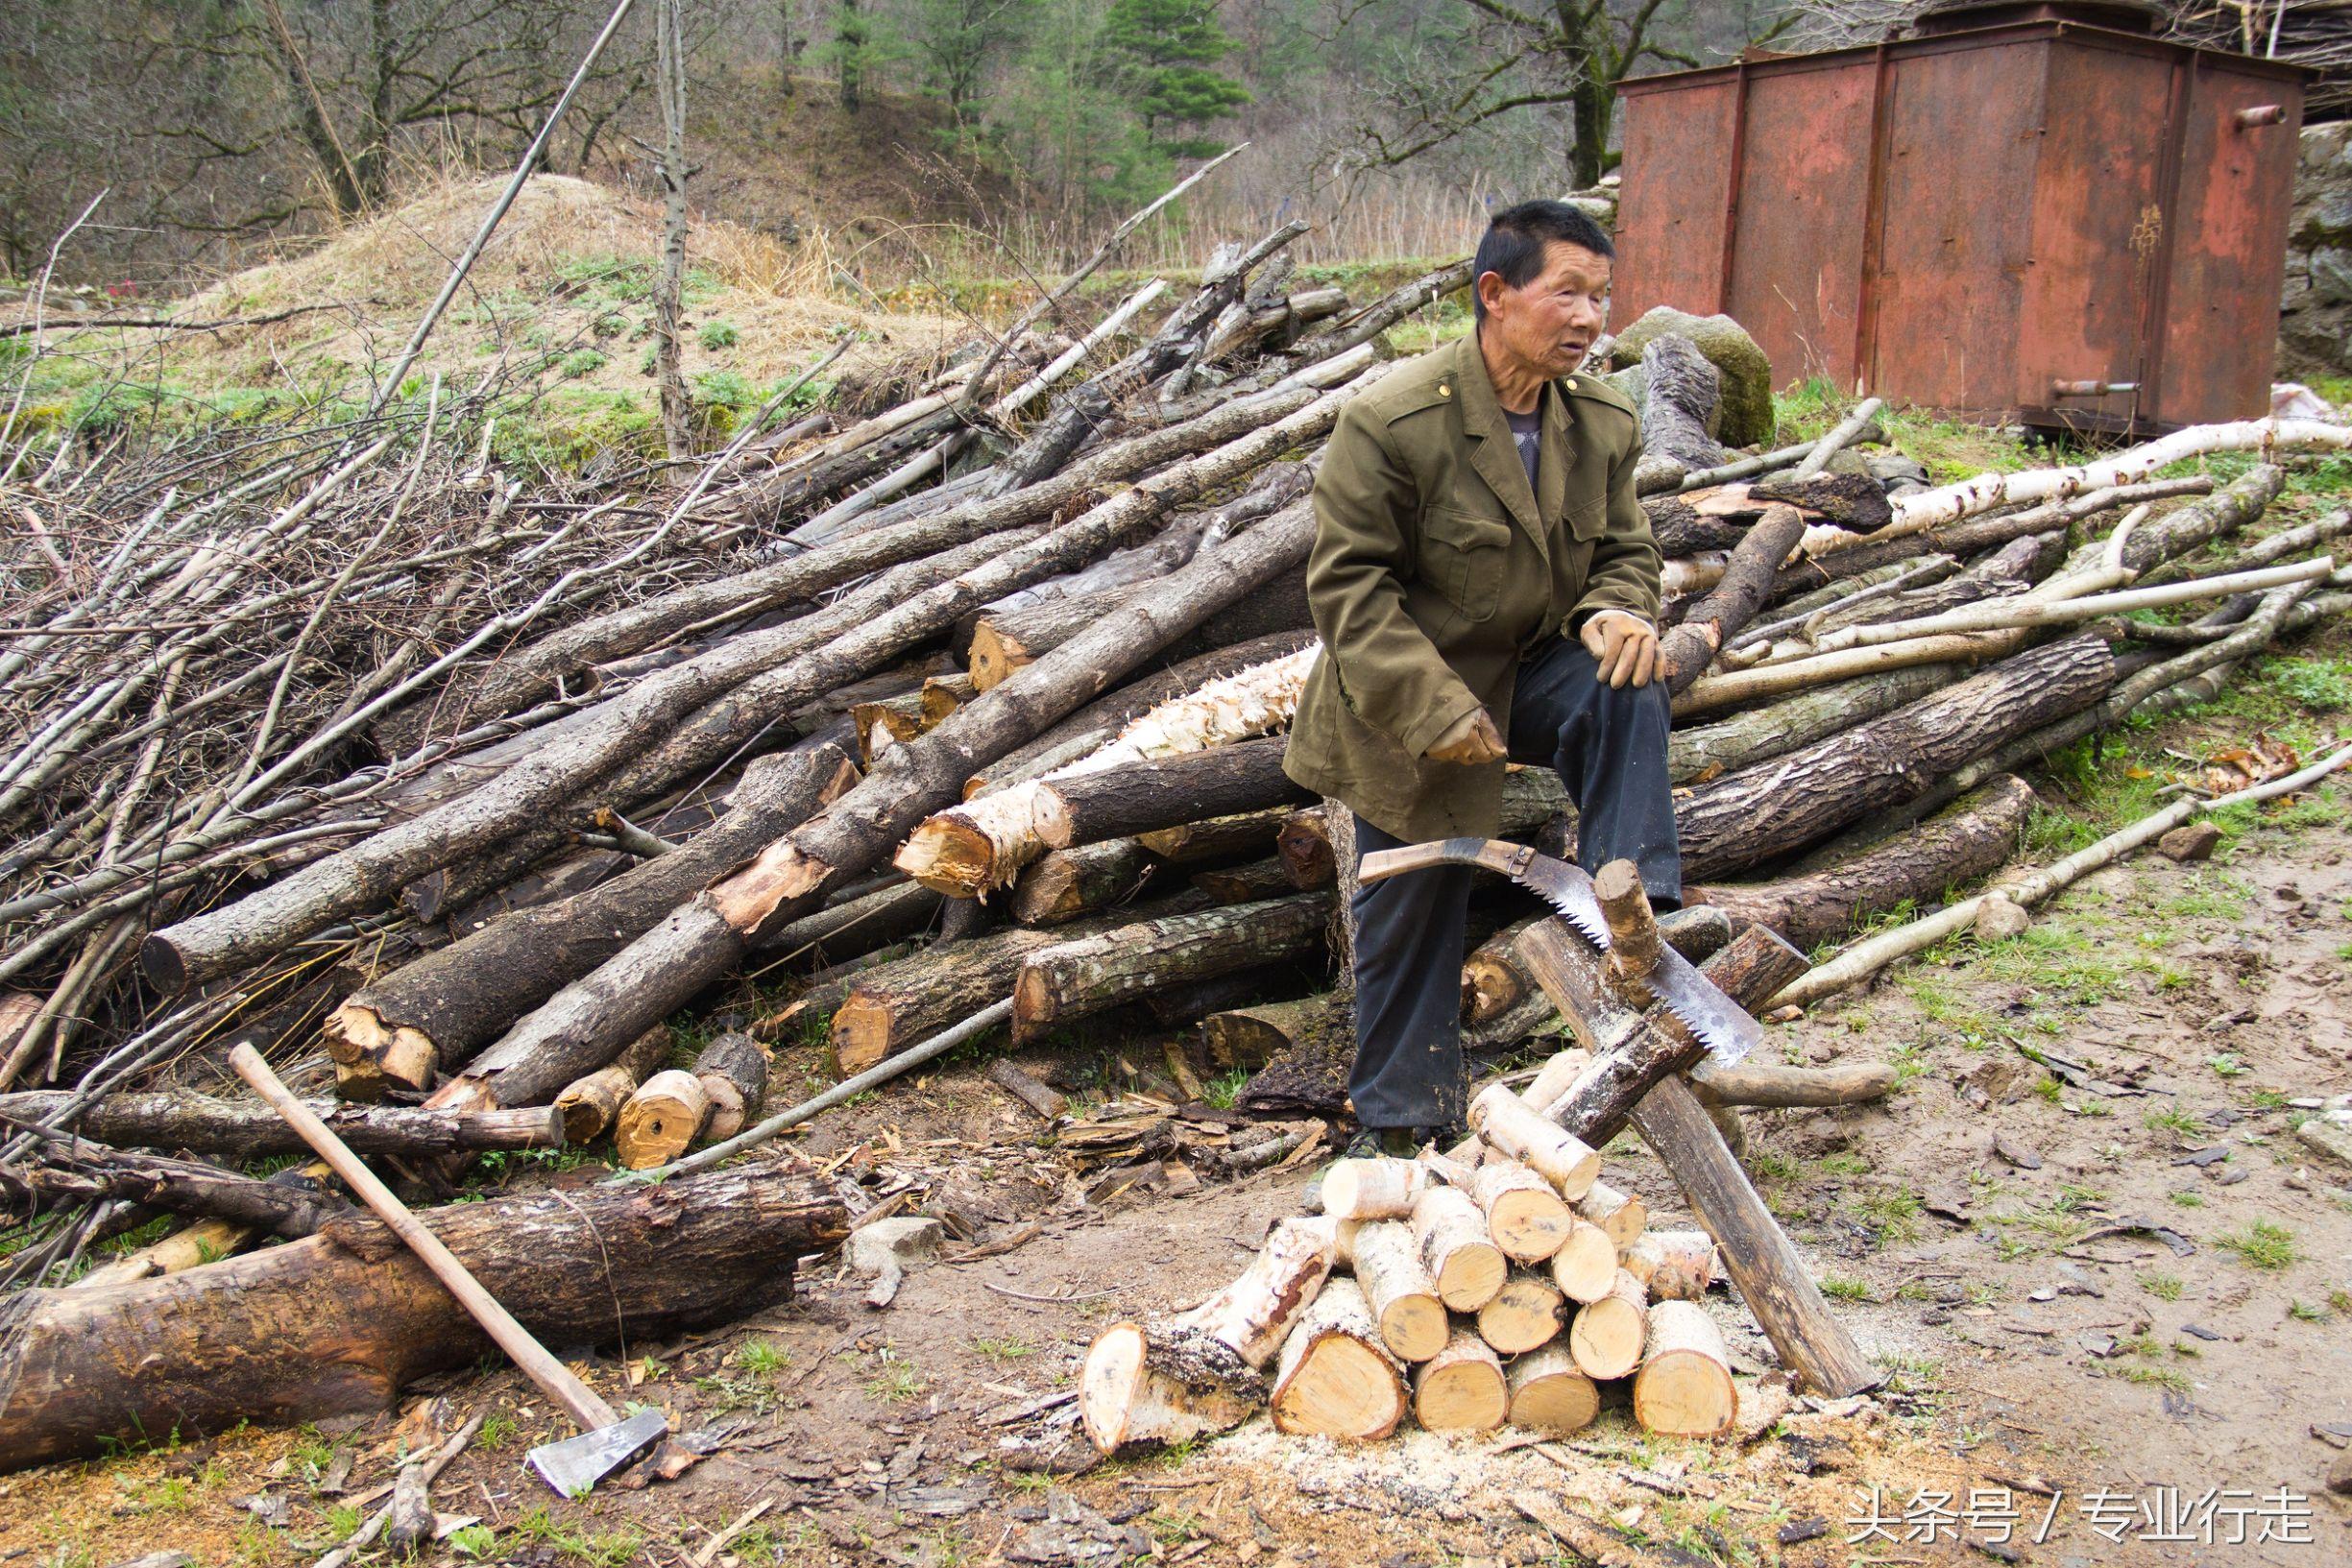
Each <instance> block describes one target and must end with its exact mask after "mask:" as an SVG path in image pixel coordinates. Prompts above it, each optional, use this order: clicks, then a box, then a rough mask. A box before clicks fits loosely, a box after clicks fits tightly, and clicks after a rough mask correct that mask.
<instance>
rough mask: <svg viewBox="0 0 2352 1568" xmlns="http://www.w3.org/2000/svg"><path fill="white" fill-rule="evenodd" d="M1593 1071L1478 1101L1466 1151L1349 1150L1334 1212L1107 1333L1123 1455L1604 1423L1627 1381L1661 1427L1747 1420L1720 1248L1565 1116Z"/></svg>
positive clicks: (1110, 1430)
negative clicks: (1364, 1153)
mask: <svg viewBox="0 0 2352 1568" xmlns="http://www.w3.org/2000/svg"><path fill="white" fill-rule="evenodd" d="M1592 1072H1593V1059H1592V1057H1591V1056H1590V1055H1589V1054H1588V1053H1587V1052H1586V1051H1584V1050H1582V1049H1570V1050H1564V1051H1562V1052H1560V1053H1558V1054H1557V1055H1555V1056H1553V1057H1552V1058H1551V1059H1550V1060H1549V1061H1548V1062H1546V1063H1545V1064H1544V1066H1543V1068H1542V1070H1541V1071H1540V1073H1538V1074H1537V1076H1536V1078H1535V1080H1534V1081H1533V1082H1532V1083H1530V1084H1529V1085H1528V1086H1527V1087H1526V1089H1525V1090H1524V1091H1515V1090H1513V1089H1511V1088H1509V1087H1506V1086H1504V1085H1501V1084H1495V1085H1491V1086H1490V1087H1489V1088H1487V1089H1486V1090H1485V1091H1483V1092H1482V1093H1481V1094H1480V1095H1479V1096H1478V1098H1476V1099H1475V1100H1474V1101H1473V1103H1472V1105H1471V1108H1470V1122H1471V1126H1472V1129H1473V1132H1472V1136H1471V1137H1470V1138H1469V1139H1468V1140H1467V1142H1465V1143H1464V1144H1462V1145H1461V1146H1458V1147H1456V1148H1454V1149H1452V1150H1450V1151H1443V1152H1442V1151H1440V1150H1438V1149H1435V1148H1430V1149H1425V1150H1423V1151H1422V1152H1421V1153H1420V1154H1419V1155H1418V1157H1415V1158H1410V1159H1405V1158H1372V1159H1343V1160H1340V1161H1338V1162H1336V1163H1335V1164H1333V1165H1332V1166H1331V1167H1330V1168H1329V1169H1328V1170H1326V1171H1324V1173H1323V1175H1322V1177H1321V1182H1320V1185H1319V1188H1318V1191H1319V1193H1320V1199H1321V1210H1322V1212H1321V1214H1320V1215H1316V1216H1302V1217H1300V1218H1292V1219H1284V1220H1280V1221H1278V1222H1277V1223H1276V1224H1275V1225H1274V1226H1273V1229H1272V1231H1271V1232H1270V1234H1269V1237H1268V1240H1267V1242H1266V1244H1265V1246H1264V1247H1263V1248H1262V1249H1261V1250H1260V1251H1259V1253H1258V1255H1257V1257H1256V1258H1255V1259H1254V1260H1253V1261H1252V1262H1251V1263H1250V1265H1249V1267H1248V1268H1247V1269H1246V1270H1244V1271H1243V1273H1242V1275H1241V1276H1240V1277H1239V1278H1238V1279H1236V1280H1234V1281H1233V1282H1232V1283H1231V1284H1230V1285H1228V1286H1226V1287H1225V1288H1224V1290H1223V1291H1219V1292H1218V1293H1217V1294H1216V1295H1214V1296H1212V1297H1211V1298H1210V1299H1209V1300H1208V1301H1206V1302H1204V1303H1202V1304H1201V1305H1200V1306H1199V1307H1196V1308H1194V1309H1193V1310H1191V1311H1190V1312H1186V1313H1182V1314H1179V1315H1176V1316H1173V1317H1170V1318H1167V1319H1164V1320H1159V1321H1152V1322H1125V1323H1118V1324H1114V1325H1113V1326H1112V1327H1110V1328H1108V1329H1106V1330H1104V1331H1103V1333H1102V1335H1100V1336H1099V1337H1098V1338H1097V1339H1095V1341H1094V1343H1093V1344H1092V1346H1090V1347H1089V1349H1088V1351H1087V1354H1086V1360H1085V1363H1084V1366H1083V1368H1082V1370H1081V1371H1080V1374H1079V1413H1080V1416H1081V1418H1082V1419H1083V1421H1084V1424H1085V1428H1086V1432H1087V1435H1089V1436H1090V1437H1091V1438H1092V1439H1093V1440H1094V1442H1095V1444H1096V1445H1097V1446H1098V1447H1099V1448H1101V1449H1102V1450H1103V1452H1104V1453H1106V1454H1118V1453H1127V1452H1132V1451H1135V1450H1138V1449H1143V1448H1148V1447H1152V1446H1154V1445H1158V1444H1164V1443H1171V1442H1179V1441H1182V1440H1184V1439H1185V1438H1188V1437H1194V1436H1199V1435H1203V1434H1206V1433H1211V1432H1219V1431H1224V1430H1225V1429H1227V1428H1229V1427H1231V1426H1234V1425H1236V1424H1238V1423H1239V1422H1241V1421H1242V1420H1245V1419H1247V1418H1248V1417H1249V1416H1250V1415H1251V1414H1253V1413H1255V1412H1256V1411H1260V1410H1263V1411H1266V1413H1267V1416H1268V1419H1269V1420H1270V1421H1271V1422H1272V1423H1273V1427H1274V1429H1275V1430H1276V1431H1278V1432H1283V1433H1291V1434H1299V1435H1320V1436H1326V1437H1341V1438H1353V1439H1367V1438H1375V1437H1386V1436H1389V1435H1392V1434H1394V1432H1395V1431H1396V1430H1397V1429H1398V1428H1399V1427H1400V1426H1401V1425H1403V1424H1404V1423H1405V1422H1406V1420H1407V1418H1408V1417H1410V1419H1411V1420H1412V1421H1413V1422H1414V1423H1416V1424H1418V1426H1420V1427H1422V1428H1423V1429H1425V1430H1428V1431H1431V1432H1483V1431H1489V1430H1491V1429H1493V1428H1496V1427H1500V1426H1504V1425H1506V1424H1508V1425H1512V1426H1517V1427H1525V1428H1528V1429H1531V1430H1534V1431H1539V1432H1546V1433H1554V1434H1559V1433H1569V1432H1575V1431H1577V1430H1579V1429H1580V1428H1583V1427H1585V1426H1587V1425H1589V1424H1590V1423H1591V1422H1592V1421H1593V1420H1594V1419H1595V1418H1596V1417H1598V1416H1599V1414H1600V1413H1601V1411H1602V1410H1603V1408H1604V1406H1605V1405H1613V1404H1615V1403H1618V1402H1619V1400H1618V1398H1617V1396H1618V1395H1619V1394H1622V1395H1623V1396H1624V1401H1623V1402H1625V1403H1629V1404H1630V1408H1631V1410H1632V1411H1633V1417H1634V1419H1635V1420H1636V1421H1637V1423H1639V1424H1640V1425H1641V1426H1642V1427H1643V1428H1645V1429H1647V1430H1649V1431H1652V1432H1658V1433H1664V1434H1669V1435H1676V1436H1696V1437H1708V1436H1715V1435H1720V1434H1722V1433H1725V1432H1728V1431H1730V1430H1731V1428H1732V1425H1733V1422H1734V1417H1735V1416H1736V1415H1737V1413H1738V1395H1737V1392H1736V1389H1735V1388H1734V1384H1733V1381H1732V1372H1731V1361H1730V1358H1729V1356H1728V1355H1727V1353H1726V1351H1725V1347H1724V1340H1723V1334H1722V1331H1721V1330H1720V1329H1719V1328H1717V1327H1716V1325H1715V1321H1714V1319H1713V1318H1712V1317H1711V1316H1709V1315H1708V1313H1707V1311H1706V1310H1705V1309H1704V1308H1703V1307H1702V1306H1701V1305H1700V1301H1701V1299H1702V1298H1703V1297H1704V1296H1705V1295H1706V1293H1707V1290H1708V1287H1709V1285H1711V1284H1712V1283H1713V1282H1714V1279H1715V1267H1716V1255H1715V1243H1714V1242H1713V1240H1712V1239H1711V1238H1709V1235H1708V1234H1707V1232H1705V1231H1703V1230H1696V1229H1677V1230H1652V1229H1650V1228H1649V1214H1648V1209H1647V1207H1646V1205H1645V1204H1644V1203H1643V1201H1642V1198H1641V1196H1640V1194H1637V1193H1635V1192H1633V1191H1631V1190H1630V1189H1628V1188H1627V1187H1625V1186H1622V1185H1618V1184H1612V1183H1611V1182H1609V1181H1606V1180H1603V1179H1602V1174H1601V1158H1600V1155H1599V1154H1598V1153H1597V1152H1596V1151H1595V1150H1593V1149H1592V1148H1591V1147H1590V1146H1588V1145H1586V1144H1585V1143H1584V1142H1583V1141H1582V1140H1581V1139H1579V1138H1578V1137H1576V1136H1575V1135H1574V1134H1573V1133H1570V1132H1567V1131H1565V1130H1564V1129H1563V1128H1562V1127H1561V1126H1559V1125H1557V1124H1556V1123H1555V1122H1552V1121H1550V1120H1549V1119H1548V1118H1547V1116H1546V1115H1545V1110H1546V1108H1548V1107H1549V1106H1551V1105H1552V1104H1553V1103H1555V1102H1557V1101H1564V1100H1566V1099H1568V1098H1570V1096H1571V1094H1572V1092H1573V1091H1574V1090H1575V1089H1576V1086H1577V1085H1578V1083H1579V1080H1580V1079H1582V1078H1585V1077H1587V1076H1588V1074H1590V1073H1592Z"/></svg>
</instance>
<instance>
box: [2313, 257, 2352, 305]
mask: <svg viewBox="0 0 2352 1568" xmlns="http://www.w3.org/2000/svg"><path fill="white" fill-rule="evenodd" d="M2311 288H2312V295H2313V297H2314V298H2315V299H2316V300H2318V301H2319V302H2321V303H2323V304H2345V303H2352V250H2345V249H2343V248H2341V247H2340V246H2334V245H2325V246H2321V247H2320V248H2319V249H2318V250H2316V251H2314V252H2313V253H2311Z"/></svg>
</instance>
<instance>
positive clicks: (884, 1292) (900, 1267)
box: [848, 1216, 947, 1307]
mask: <svg viewBox="0 0 2352 1568" xmlns="http://www.w3.org/2000/svg"><path fill="white" fill-rule="evenodd" d="M946 1236H947V1227H946V1226H944V1225H942V1224H940V1223H939V1221H937V1220H936V1219H926V1218H917V1217H913V1216H902V1217H901V1218H895V1219H877V1220H875V1221H874V1222H873V1223H872V1224H870V1225H866V1226H863V1227H862V1228H861V1229H858V1230H854V1231H852V1232H850V1236H849V1248H848V1250H849V1266H851V1267H852V1268H855V1269H856V1270H858V1272H859V1273H861V1274H871V1275H873V1276H874V1288H873V1290H871V1291H867V1292H866V1297H865V1304H866V1305H867V1306H869V1307H887V1306H888V1305H889V1304H890V1303H891V1302H892V1301H893V1300H895V1299H896V1298H897V1296H898V1288H899V1286H900V1285H901V1284H902V1283H903V1282H904V1281H905V1279H906V1277H907V1276H908V1275H909V1274H911V1273H913V1272H914V1271H915V1270H916V1269H918V1268H921V1267H924V1266H927V1265H929V1264H934V1263H936V1262H938V1261H939V1248H940V1245H941V1243H942V1242H944V1241H945V1239H946Z"/></svg>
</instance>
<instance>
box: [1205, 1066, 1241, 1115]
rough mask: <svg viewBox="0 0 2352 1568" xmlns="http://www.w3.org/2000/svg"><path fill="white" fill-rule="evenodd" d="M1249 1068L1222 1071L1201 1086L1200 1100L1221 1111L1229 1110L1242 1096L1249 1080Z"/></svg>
mask: <svg viewBox="0 0 2352 1568" xmlns="http://www.w3.org/2000/svg"><path fill="white" fill-rule="evenodd" d="M1249 1078H1250V1073H1249V1069H1248V1068H1242V1067H1237V1068H1235V1069H1233V1070H1232V1071H1231V1072H1229V1073H1218V1074H1217V1075H1216V1076H1215V1077H1213V1078H1211V1079H1209V1080H1208V1081H1207V1082H1206V1083H1204V1084H1202V1085H1201V1086H1200V1102H1201V1103H1202V1104H1203V1105H1213V1106H1215V1107H1216V1108H1217V1109H1219V1110H1221V1111H1229V1110H1231V1109H1232V1108H1233V1102H1234V1101H1235V1100H1236V1099H1238V1098H1241V1092H1242V1085H1243V1084H1246V1083H1248V1082H1249Z"/></svg>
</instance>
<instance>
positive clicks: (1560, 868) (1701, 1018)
mask: <svg viewBox="0 0 2352 1568" xmlns="http://www.w3.org/2000/svg"><path fill="white" fill-rule="evenodd" d="M1441 865H1445V866H1482V867H1484V868H1485V869H1486V870H1489V871H1497V872H1500V873H1502V874H1503V875H1504V876H1506V877H1508V878H1510V879H1511V880H1513V881H1515V882H1517V883H1518V884H1519V885H1520V886H1521V887H1524V888H1526V889H1527V890H1528V891H1530V892H1532V893H1534V894H1536V895H1537V896H1538V897H1539V898H1541V899H1542V900H1543V901H1544V902H1545V903H1547V904H1549V905H1551V906H1552V907H1553V908H1555V909H1557V910H1559V911H1560V917H1561V918H1562V919H1563V920H1565V921H1566V922H1567V923H1568V924H1569V925H1570V926H1571V927H1573V928H1574V929H1576V931H1577V932H1578V934H1580V935H1582V936H1583V937H1584V939H1585V940H1586V941H1588V942H1589V943H1591V944H1592V945H1593V946H1594V947H1596V948H1598V949H1600V950H1601V951H1602V952H1603V953H1607V952H1608V951H1609V941H1610V939H1609V917H1608V915H1607V914H1606V913H1605V912H1604V911H1603V910H1602V908H1601V900H1600V896H1599V895H1598V894H1597V893H1595V892H1594V891H1593V890H1592V879H1591V878H1590V877H1588V876H1587V875H1586V874H1585V871H1584V868H1583V867H1581V866H1574V865H1570V864H1569V863H1568V862H1567V861H1565V860H1555V859H1553V858H1552V857H1551V856H1548V855H1538V854H1537V853H1536V852H1535V851H1534V850H1532V849H1530V848H1528V847H1527V846H1526V845H1524V844H1510V843H1505V842H1504V841H1503V840H1501V839H1499V838H1445V839H1440V840H1438V841H1436V842H1434V843H1428V844H1407V845H1405V846H1404V847H1403V848H1401V849H1393V850H1375V851H1373V852H1372V853H1371V854H1370V855H1367V856H1364V860H1363V863H1362V865H1361V866H1360V867H1359V868H1358V869H1357V872H1356V880H1358V881H1360V882H1376V881H1380V880H1384V879H1386V878H1390V877H1395V876H1400V875H1402V874H1403V873H1405V872H1408V871H1420V870H1423V869H1425V868H1427V867H1430V866H1441ZM1660 948H1661V953H1660V954H1659V961H1658V967H1657V968H1656V969H1654V970H1652V971H1651V972H1650V973H1649V974H1648V975H1646V976H1644V977H1643V978H1642V983H1643V984H1645V985H1647V986H1648V987H1649V988H1650V991H1651V993H1652V994H1653V995H1655V996H1656V997H1657V998H1658V1000H1659V1001H1661V1002H1663V1003H1664V1004H1665V1007H1666V1010H1667V1011H1668V1012H1670V1013H1672V1014H1673V1015H1674V1016H1675V1017H1676V1018H1679V1019H1681V1020H1682V1021H1683V1023H1684V1024H1685V1025H1686V1026H1687V1027H1688V1028H1689V1030H1690V1032H1691V1033H1692V1034H1693V1035H1695V1036H1696V1037H1697V1038H1698V1040H1699V1043H1700V1044H1701V1045H1703V1046H1705V1047H1706V1048H1707V1049H1708V1051H1709V1053H1710V1054H1711V1055H1712V1056H1713V1058H1714V1059H1715V1060H1716V1061H1718V1062H1721V1063H1722V1064H1724V1065H1725V1066H1727V1067H1728V1066H1731V1065H1732V1064H1733V1063H1734V1062H1737V1061H1739V1060H1740V1059H1741V1058H1742V1057H1744V1056H1746V1055H1747V1054H1748V1052H1749V1051H1751V1050H1753V1049H1756V1047H1757V1046H1758V1044H1759V1043H1761V1041H1762V1040H1763V1038H1764V1030H1763V1026H1762V1025H1759V1024H1758V1023H1757V1022H1756V1020H1755V1019H1753V1018H1751V1017H1749V1016H1748V1012H1747V1009H1746V1008H1744V1007H1742V1006H1740V1005H1739V1003H1737V1002H1735V1001H1733V1000H1732V999H1731V998H1730V997H1727V996H1725V995H1724V994H1723V992H1722V991H1721V990H1720V989H1718V988H1717V987H1716V985H1715V982H1714V981H1712V980H1710V979H1709V978H1708V977H1706V976H1704V975H1702V974H1700V973H1699V971H1698V969H1697V967H1696V966H1695V965H1693V964H1692V963H1691V961H1690V960H1689V959H1687V958H1685V957H1684V956H1683V955H1682V954H1681V953H1677V952H1675V951H1674V949H1673V947H1672V946H1671V945H1670V944H1667V943H1663V942H1661V944H1660Z"/></svg>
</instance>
